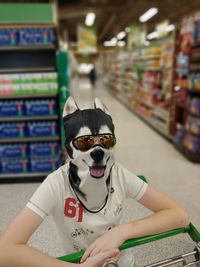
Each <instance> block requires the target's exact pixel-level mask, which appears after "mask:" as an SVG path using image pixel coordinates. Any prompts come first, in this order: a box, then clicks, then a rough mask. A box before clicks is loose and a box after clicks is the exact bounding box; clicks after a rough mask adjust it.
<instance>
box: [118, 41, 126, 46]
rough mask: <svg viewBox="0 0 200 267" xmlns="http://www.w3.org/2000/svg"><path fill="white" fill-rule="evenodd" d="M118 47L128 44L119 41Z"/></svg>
mask: <svg viewBox="0 0 200 267" xmlns="http://www.w3.org/2000/svg"><path fill="white" fill-rule="evenodd" d="M117 45H118V46H125V45H126V42H125V41H118V42H117Z"/></svg>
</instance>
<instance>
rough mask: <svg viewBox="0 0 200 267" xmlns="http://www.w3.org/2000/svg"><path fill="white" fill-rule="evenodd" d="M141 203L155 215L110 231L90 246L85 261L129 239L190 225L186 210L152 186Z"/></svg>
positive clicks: (84, 257)
mask: <svg viewBox="0 0 200 267" xmlns="http://www.w3.org/2000/svg"><path fill="white" fill-rule="evenodd" d="M139 203H141V204H142V205H143V206H145V207H146V208H148V209H149V210H151V211H152V212H154V214H152V215H150V216H147V217H145V218H143V219H140V220H135V221H131V222H129V223H126V224H121V225H119V226H116V227H115V228H113V229H111V230H109V231H108V232H106V233H105V234H104V235H102V236H101V237H99V238H98V239H97V240H95V241H94V242H93V243H92V244H91V245H90V246H89V248H88V249H87V250H86V252H85V254H84V256H83V258H82V260H83V261H84V260H86V259H87V257H88V256H92V255H95V254H96V253H98V252H99V251H106V250H107V249H110V248H117V247H119V246H120V245H121V244H122V243H123V242H124V241H126V240H127V239H130V238H136V237H141V236H146V235H152V234H156V233H160V232H165V231H167V230H170V229H174V228H179V227H184V226H186V225H187V224H189V219H188V215H187V213H186V212H185V211H184V209H183V208H182V207H181V206H180V205H178V204H177V203H176V202H175V201H174V200H172V199H171V198H169V197H167V196H166V195H164V194H162V193H160V192H159V191H157V190H156V189H154V188H153V187H151V186H148V188H147V190H146V192H145V193H144V195H143V197H142V198H141V199H140V200H139Z"/></svg>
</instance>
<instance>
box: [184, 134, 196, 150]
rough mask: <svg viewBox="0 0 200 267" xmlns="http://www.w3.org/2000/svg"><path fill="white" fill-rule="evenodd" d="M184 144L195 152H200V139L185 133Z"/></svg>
mask: <svg viewBox="0 0 200 267" xmlns="http://www.w3.org/2000/svg"><path fill="white" fill-rule="evenodd" d="M183 145H184V147H186V148H187V149H188V150H190V151H192V152H194V153H200V139H199V138H197V137H195V136H192V135H190V134H187V135H185V137H184V140H183Z"/></svg>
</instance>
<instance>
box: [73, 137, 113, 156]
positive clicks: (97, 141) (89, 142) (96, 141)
mask: <svg viewBox="0 0 200 267" xmlns="http://www.w3.org/2000/svg"><path fill="white" fill-rule="evenodd" d="M72 144H73V145H74V147H75V148H76V149H78V150H80V151H82V152H85V151H88V150H89V149H90V148H92V147H93V146H94V145H100V146H102V147H103V148H105V149H111V148H113V147H114V145H115V144H116V138H115V136H114V135H112V134H98V135H84V136H80V137H77V138H76V139H75V140H74V141H73V142H72Z"/></svg>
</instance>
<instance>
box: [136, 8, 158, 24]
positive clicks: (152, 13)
mask: <svg viewBox="0 0 200 267" xmlns="http://www.w3.org/2000/svg"><path fill="white" fill-rule="evenodd" d="M157 13H158V9H157V7H152V8H150V9H149V10H147V11H146V12H145V13H144V14H143V15H142V16H140V17H139V21H140V22H146V21H148V20H149V19H150V18H152V17H153V16H155V15H156V14H157Z"/></svg>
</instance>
